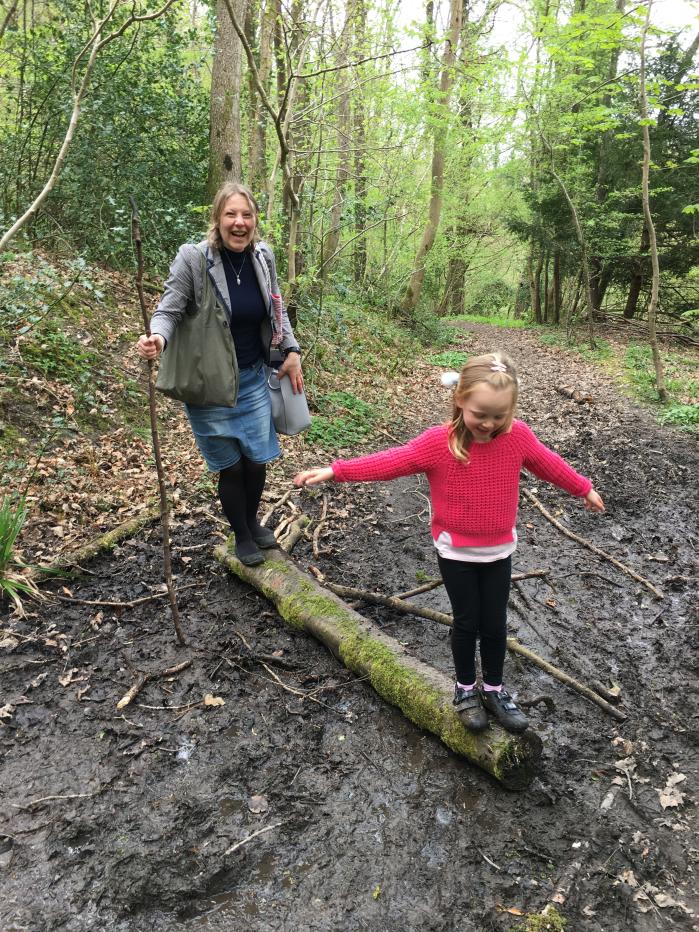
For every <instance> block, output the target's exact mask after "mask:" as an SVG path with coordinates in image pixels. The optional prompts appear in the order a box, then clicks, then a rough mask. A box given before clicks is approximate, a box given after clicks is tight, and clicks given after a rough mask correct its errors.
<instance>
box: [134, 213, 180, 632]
mask: <svg viewBox="0 0 699 932" xmlns="http://www.w3.org/2000/svg"><path fill="white" fill-rule="evenodd" d="M129 201H130V202H131V236H132V238H133V243H134V249H135V250H136V291H137V292H138V300H139V302H140V304H141V313H142V314H143V325H144V327H145V331H146V334H147V336H150V320H149V318H148V309H147V308H146V299H145V297H144V295H143V243H142V240H141V218H140V217H139V215H138V207H137V206H136V201H135V200H134V199H133V198H132V197H130V198H129ZM147 362H148V408H149V411H150V431H151V435H152V437H153V456H154V458H155V468H156V470H157V473H158V490H159V492H160V523H161V525H162V528H163V575H164V576H165V585H166V586H167V592H168V596H169V599H170V609H171V611H172V623H173V624H174V626H175V633H176V634H177V640H178V641H179V643H180V644H181V645H182V646H183V647H184V646H185V645H186V644H187V642H186V640H185V637H184V634H183V633H182V625H181V624H180V613H179V610H178V608H177V596H176V594H175V587H174V585H173V582H172V559H171V557H170V506H169V504H168V500H167V490H166V488H165V473H164V471H163V460H162V457H161V455H160V437H159V436H158V412H157V409H156V405H155V361H154V360H153V359H149V360H147Z"/></svg>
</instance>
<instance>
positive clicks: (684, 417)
mask: <svg viewBox="0 0 699 932" xmlns="http://www.w3.org/2000/svg"><path fill="white" fill-rule="evenodd" d="M659 420H660V423H661V424H675V425H677V426H678V427H682V428H683V429H685V430H691V431H699V403H695V404H691V405H682V404H671V405H669V407H668V408H666V410H665V411H663V412H662V413H661V415H660V417H659Z"/></svg>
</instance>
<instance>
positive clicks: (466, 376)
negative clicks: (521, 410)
mask: <svg viewBox="0 0 699 932" xmlns="http://www.w3.org/2000/svg"><path fill="white" fill-rule="evenodd" d="M481 383H485V384H486V385H490V387H491V388H494V389H498V390H499V389H504V388H509V389H510V391H511V392H512V407H511V409H510V413H509V414H508V416H507V419H506V420H505V423H504V424H503V425H502V426H501V427H498V429H497V430H496V431H495V432H494V434H493V436H494V437H495V436H497V435H498V434H503V433H506V432H507V431H509V429H510V428H511V427H512V420H513V418H514V413H515V407H516V406H517V395H518V389H519V382H518V380H517V370H516V369H515V366H514V363H513V362H512V360H511V359H510V357H509V356H506V355H505V354H504V353H500V352H496V353H487V354H486V355H485V356H473V357H472V358H471V359H469V361H468V362H467V363H466V364H465V365H464V366H463V368H462V369H461V372H460V374H459V382H458V384H457V386H456V388H455V389H454V397H453V401H452V412H451V421H450V422H449V449H450V450H451V452H452V453H453V454H454V456H455V457H456V459H457V460H460V461H461V462H462V463H468V460H469V455H468V450H469V447H470V446H471V444H472V443H473V434H472V433H471V431H470V430H469V429H468V427H466V424H465V423H464V413H463V411H462V410H461V408H460V407H459V405H462V404H463V403H464V402H465V401H466V399H467V398H468V396H469V395H470V394H471V392H472V391H473V390H474V388H475V387H476V386H477V385H479V384H481Z"/></svg>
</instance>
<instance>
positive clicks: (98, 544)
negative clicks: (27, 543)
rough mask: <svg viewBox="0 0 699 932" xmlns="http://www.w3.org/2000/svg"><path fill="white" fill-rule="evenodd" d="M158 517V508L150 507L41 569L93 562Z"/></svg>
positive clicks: (156, 506)
mask: <svg viewBox="0 0 699 932" xmlns="http://www.w3.org/2000/svg"><path fill="white" fill-rule="evenodd" d="M159 516H160V506H159V505H158V504H155V505H150V506H149V507H148V508H147V509H146V510H145V511H142V512H141V513H140V514H139V515H137V516H136V517H135V518H130V519H129V520H128V521H124V522H123V523H122V524H119V525H117V527H115V528H112V530H111V531H106V532H105V533H104V534H100V536H99V537H94V538H92V539H91V540H89V541H88V542H87V543H86V544H84V545H83V546H82V547H80V548H78V549H77V550H71V551H67V552H66V553H64V554H61V555H60V556H59V557H58V558H57V559H56V560H54V561H53V563H50V564H48V565H47V566H44V567H41V569H44V570H46V571H54V572H55V571H58V570H69V569H71V568H72V567H79V566H80V565H81V564H82V563H87V562H88V561H89V560H93V559H94V558H95V557H96V556H98V555H99V554H100V553H106V552H107V551H109V550H113V549H114V548H115V547H116V545H117V544H120V543H121V542H122V541H123V540H128V539H129V538H131V537H135V536H136V534H138V533H139V531H142V530H143V528H144V527H147V526H148V525H149V524H152V522H153V521H156V520H157V519H158V517H159Z"/></svg>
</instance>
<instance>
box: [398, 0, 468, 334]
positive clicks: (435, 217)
mask: <svg viewBox="0 0 699 932" xmlns="http://www.w3.org/2000/svg"><path fill="white" fill-rule="evenodd" d="M462 11H463V0H450V4H449V25H448V28H447V38H446V41H445V45H444V52H443V55H442V69H441V74H440V79H439V92H438V94H437V106H436V108H435V110H436V113H435V116H434V131H433V143H432V166H431V170H430V179H431V183H430V203H429V207H428V211H427V222H426V223H425V228H424V230H423V233H422V239H421V240H420V245H419V247H418V250H417V254H416V256H415V260H414V262H413V269H412V272H411V274H410V281H409V282H408V287H407V289H406V291H405V294H404V296H403V301H402V304H401V313H402V314H403V315H404V316H406V317H410V316H412V314H413V312H414V310H415V308H416V307H417V303H418V301H419V300H420V293H421V292H422V285H423V282H424V280H425V261H426V259H427V254H428V253H429V251H430V250H431V249H432V246H433V245H434V241H435V237H436V236H437V230H438V228H439V220H440V217H441V215H442V203H443V198H444V161H445V155H446V145H447V137H448V132H449V122H450V121H449V113H448V106H449V97H450V94H451V89H452V87H453V84H454V63H455V61H456V52H457V47H458V42H459V35H460V33H461V17H462Z"/></svg>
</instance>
